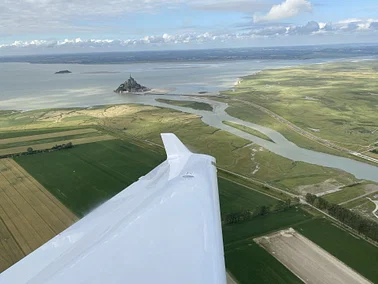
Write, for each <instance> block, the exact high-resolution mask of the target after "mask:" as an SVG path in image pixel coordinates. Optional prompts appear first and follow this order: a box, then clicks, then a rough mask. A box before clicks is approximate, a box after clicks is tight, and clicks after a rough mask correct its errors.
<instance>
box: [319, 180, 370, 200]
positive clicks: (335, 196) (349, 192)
mask: <svg viewBox="0 0 378 284" xmlns="http://www.w3.org/2000/svg"><path fill="white" fill-rule="evenodd" d="M365 193H366V191H365V184H356V185H353V186H347V187H345V188H343V189H342V190H340V191H338V192H335V193H330V194H327V195H325V196H324V199H326V200H327V201H329V202H331V203H334V204H339V203H341V202H345V201H348V200H350V199H353V198H356V197H358V196H361V195H363V194H365Z"/></svg>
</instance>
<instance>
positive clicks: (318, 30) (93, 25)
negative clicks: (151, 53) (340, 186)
mask: <svg viewBox="0 0 378 284" xmlns="http://www.w3.org/2000/svg"><path fill="white" fill-rule="evenodd" d="M377 11H378V2H377V1H376V0H364V1H352V0H350V1H349V0H344V1H341V0H328V1H326V0H227V1H226V0H17V1H14V0H2V2H0V55H1V54H10V53H20V54H23V53H25V54H26V53H36V52H37V53H38V52H71V51H73V52H74V51H83V50H100V51H112V50H150V49H183V48H188V49H190V48H209V47H239V46H272V45H302V44H334V43H354V42H377V40H378V12H377Z"/></svg>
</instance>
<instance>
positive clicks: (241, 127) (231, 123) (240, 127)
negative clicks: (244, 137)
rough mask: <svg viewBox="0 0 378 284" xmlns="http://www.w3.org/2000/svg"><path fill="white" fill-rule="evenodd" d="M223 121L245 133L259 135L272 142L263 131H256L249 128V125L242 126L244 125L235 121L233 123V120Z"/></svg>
mask: <svg viewBox="0 0 378 284" xmlns="http://www.w3.org/2000/svg"><path fill="white" fill-rule="evenodd" d="M223 123H224V124H226V125H228V126H231V127H234V128H236V129H239V130H241V131H244V132H246V133H249V134H252V135H254V136H256V137H259V138H261V139H264V140H267V141H270V142H274V141H273V140H272V139H270V138H269V137H268V136H266V135H265V134H264V133H261V132H260V131H257V130H255V129H253V128H250V127H247V126H244V125H240V124H237V123H234V122H231V121H223Z"/></svg>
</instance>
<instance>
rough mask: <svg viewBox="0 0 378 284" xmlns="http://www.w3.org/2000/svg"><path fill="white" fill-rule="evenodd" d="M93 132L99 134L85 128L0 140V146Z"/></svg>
mask: <svg viewBox="0 0 378 284" xmlns="http://www.w3.org/2000/svg"><path fill="white" fill-rule="evenodd" d="M93 132H98V130H96V129H94V128H84V129H76V130H67V131H59V132H51V133H45V134H35V135H28V136H19V137H13V138H6V139H0V145H5V144H10V143H17V142H28V141H35V140H43V139H49V138H59V137H64V136H73V135H79V134H88V133H93Z"/></svg>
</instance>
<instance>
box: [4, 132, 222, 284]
mask: <svg viewBox="0 0 378 284" xmlns="http://www.w3.org/2000/svg"><path fill="white" fill-rule="evenodd" d="M162 138H163V142H164V146H165V148H166V152H167V160H166V161H165V162H163V163H162V164H161V165H159V166H158V167H157V168H155V169H154V170H152V171H151V172H150V173H148V174H147V175H146V176H143V177H141V178H140V179H139V181H137V182H135V183H134V184H132V185H131V186H129V187H128V188H127V189H125V190H124V191H122V192H121V193H119V194H117V195H116V196H115V197H113V198H112V199H110V200H109V201H107V202H105V203H104V204H103V205H101V206H100V207H98V208H97V209H95V210H94V211H92V212H91V213H89V214H88V215H87V216H85V217H84V218H83V219H81V220H80V221H78V222H77V223H75V224H74V225H72V226H71V227H70V228H68V229H67V230H65V231H64V232H62V233H61V234H59V235H58V236H56V237H55V238H53V239H52V240H50V241H49V242H47V243H46V244H44V245H43V246H42V247H40V248H39V249H37V250H36V251H34V252H33V253H31V254H30V255H28V256H27V257H25V258H24V259H22V260H21V261H19V262H18V263H16V264H15V265H13V266H12V267H10V268H9V269H8V270H6V271H5V272H3V273H2V274H0V283H2V284H3V283H4V284H8V283H17V284H23V283H28V284H42V283H49V284H50V283H51V284H63V283H64V284H66V283H75V284H76V283H93V284H97V283H174V284H177V283H191V284H192V283H206V284H210V283H217V284H218V283H219V284H224V283H226V272H225V265H224V256H223V242H222V231H221V219H220V209H219V196H218V186H217V177H216V168H215V166H214V164H215V159H214V158H213V157H210V156H206V155H198V154H193V153H191V152H190V151H189V150H188V149H187V148H186V147H185V146H184V145H183V144H182V143H181V141H180V140H179V139H178V138H177V137H176V136H175V135H173V134H162Z"/></svg>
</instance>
